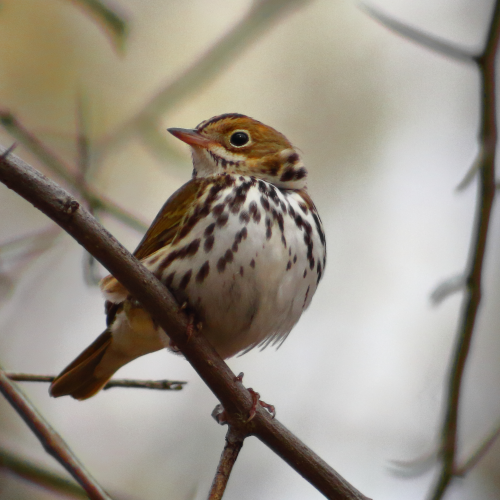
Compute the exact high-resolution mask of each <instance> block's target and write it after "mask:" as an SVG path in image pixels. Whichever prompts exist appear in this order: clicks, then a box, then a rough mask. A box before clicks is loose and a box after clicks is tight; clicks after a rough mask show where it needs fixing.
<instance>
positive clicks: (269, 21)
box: [101, 0, 308, 155]
mask: <svg viewBox="0 0 500 500" xmlns="http://www.w3.org/2000/svg"><path fill="white" fill-rule="evenodd" d="M307 1H308V0H255V1H254V3H253V5H252V7H251V8H250V10H249V12H248V14H247V15H246V16H245V17H244V18H243V19H242V20H241V21H240V22H239V23H238V24H236V26H234V28H233V29H231V30H229V31H228V32H227V33H226V34H225V35H224V36H223V37H222V38H221V39H220V40H219V41H218V42H216V43H215V45H213V46H212V47H211V48H210V49H209V50H208V51H207V52H205V54H203V55H202V56H201V57H200V58H199V59H198V60H196V61H195V62H194V63H193V64H192V65H191V66H190V67H189V68H188V69H187V70H185V71H184V73H182V74H181V75H180V76H179V77H178V78H176V79H175V80H174V81H173V82H172V83H170V84H168V85H166V86H165V87H164V88H163V89H161V90H160V91H159V92H158V93H157V94H156V96H154V97H153V98H152V99H151V100H150V101H149V102H148V103H147V104H146V105H145V106H143V107H142V108H141V110H140V111H139V112H138V113H137V114H136V115H135V116H133V117H132V118H131V119H130V120H128V121H127V122H126V123H124V124H123V125H122V126H121V127H119V128H118V129H117V130H116V131H115V132H114V133H112V134H111V135H109V137H108V138H107V139H106V140H105V141H104V142H103V144H102V147H101V149H102V150H103V152H107V151H108V150H109V148H111V147H116V146H118V145H121V144H122V143H123V141H124V140H126V139H128V138H129V137H130V136H131V135H136V134H138V135H139V136H141V137H144V136H147V135H148V134H153V135H154V136H155V138H156V140H155V141H152V140H149V139H146V140H145V142H146V143H147V144H148V145H149V146H154V145H155V144H156V147H157V149H156V152H157V153H159V155H163V153H162V150H163V148H162V147H161V146H160V145H159V144H158V142H159V140H158V139H159V138H158V137H157V136H158V134H157V129H158V127H159V123H158V122H159V119H160V117H161V116H162V115H164V114H165V113H166V112H168V111H170V110H171V109H172V108H173V107H175V106H177V105H178V104H179V103H180V102H181V101H182V100H184V99H186V98H187V97H189V96H190V95H192V94H194V93H195V92H198V91H199V90H200V89H201V88H202V87H204V86H205V85H207V84H208V83H209V82H210V81H211V80H213V79H214V78H216V77H218V76H220V75H221V73H222V70H223V69H225V68H226V67H227V66H229V64H230V63H231V62H233V61H234V60H236V59H238V58H240V57H241V54H242V52H243V51H244V50H245V49H247V48H248V47H249V46H250V45H251V43H252V42H255V41H257V40H260V38H259V36H258V35H259V34H261V33H262V32H263V31H264V30H266V29H267V28H269V27H270V26H272V25H273V24H275V23H277V22H279V21H281V20H283V18H284V16H285V15H286V14H287V13H288V12H289V11H291V10H292V9H293V8H296V7H299V6H300V5H303V4H305V3H306V2H307ZM163 142H165V144H167V145H168V142H167V140H166V139H164V141H163ZM167 147H168V146H167Z"/></svg>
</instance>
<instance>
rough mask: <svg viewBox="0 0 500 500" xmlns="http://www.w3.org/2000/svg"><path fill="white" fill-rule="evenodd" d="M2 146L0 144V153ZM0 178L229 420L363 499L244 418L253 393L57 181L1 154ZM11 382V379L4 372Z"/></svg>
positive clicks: (297, 446)
mask: <svg viewBox="0 0 500 500" xmlns="http://www.w3.org/2000/svg"><path fill="white" fill-rule="evenodd" d="M3 151H4V148H1V149H0V154H1V153H2V152H3ZM0 181H2V182H3V183H4V184H5V185H6V186H7V187H9V188H11V189H13V190H14V191H16V192H17V193H18V194H19V195H21V196H22V197H23V198H25V199H26V200H28V201H29V202H31V203H32V204H33V205H34V206H35V207H36V208H38V209H39V210H41V211H42V212H43V213H45V215H47V216H48V217H50V218H51V219H53V220H54V221H55V222H57V223H58V224H59V225H60V226H61V227H62V228H63V229H64V230H65V231H67V232H68V233H69V234H70V235H71V236H73V238H75V240H76V241H78V242H79V243H80V244H81V245H82V246H84V247H85V248H86V250H87V251H89V252H90V253H91V254H92V255H93V256H94V257H95V258H96V259H97V260H98V261H99V262H101V264H102V265H103V266H104V267H106V268H107V269H108V271H109V272H110V273H111V274H112V275H113V276H115V278H116V279H117V280H118V281H120V283H122V285H123V286H124V287H125V288H127V289H128V290H129V291H130V292H131V293H132V294H133V296H134V297H135V298H136V299H137V300H139V302H140V303H141V305H142V306H143V307H144V308H145V309H146V311H148V313H149V314H151V316H152V317H153V318H155V320H156V321H157V323H158V325H159V326H161V327H162V328H163V329H164V330H165V331H167V332H168V335H169V337H170V338H171V339H172V341H173V342H174V343H175V345H176V346H178V347H179V349H180V350H181V351H182V353H183V354H184V356H185V357H186V359H187V360H188V361H189V362H190V363H191V365H192V366H193V368H194V369H195V370H196V371H197V372H198V374H199V375H200V377H201V378H202V379H203V380H204V381H205V383H206V384H207V385H208V386H209V388H210V389H211V390H212V392H213V393H214V394H215V395H216V397H217V398H218V399H219V401H220V402H221V403H222V405H223V406H224V409H225V410H226V412H228V414H229V415H231V416H232V419H233V420H236V421H245V422H247V423H246V428H245V432H246V433H247V434H252V435H255V436H256V437H257V438H258V439H260V440H261V441H262V442H263V443H265V444H266V445H267V446H268V447H269V448H271V449H272V450H273V451H274V452H275V453H276V454H278V455H279V456H280V457H281V458H282V459H283V460H285V461H286V462H287V463H288V464H289V465H290V466H291V467H292V468H294V469H295V470H296V471H297V472H298V473H299V474H300V475H302V476H303V477H304V478H305V479H306V480H307V481H309V482H310V483H311V484H312V485H313V486H314V487H315V488H317V489H318V490H319V491H320V492H321V493H323V495H325V496H326V497H327V498H329V499H330V500H366V497H365V496H364V495H362V494H361V493H360V492H359V491H357V490H356V489H355V488H354V487H353V486H352V485H350V484H349V483H348V482H347V481H346V480H345V479H344V478H343V477H342V476H340V475H339V474H338V473H337V472H335V471H334V470H333V469H332V468H331V467H330V466H329V465H328V464H327V463H326V462H324V461H323V460H322V459H321V458H320V457H319V456H318V455H316V454H315V453H314V452H313V451H312V450H310V449H309V448H308V447H307V446H306V445H305V444H304V443H302V442H301V441H300V440H299V439H297V438H296V437H295V436H294V435H293V434H292V433H291V432H290V431H288V430H287V429H286V428H285V427H284V426H283V425H281V424H280V423H279V422H278V421H277V420H275V419H272V418H271V417H270V415H269V414H268V412H267V411H266V410H264V409H263V408H262V407H261V406H260V405H258V407H257V411H256V415H255V418H253V419H252V420H251V421H250V422H248V419H247V415H248V413H249V411H250V410H251V409H252V407H253V401H252V397H251V396H250V394H249V392H248V391H247V390H246V389H245V388H244V386H243V384H242V383H241V381H240V379H239V378H237V377H236V376H235V375H234V373H232V372H231V370H230V369H229V368H228V366H227V365H226V364H225V363H224V361H223V360H222V359H221V358H220V356H219V355H218V354H217V352H216V351H215V350H214V349H213V347H212V346H211V345H210V344H209V343H208V341H207V340H206V339H205V338H204V336H203V335H190V336H189V335H187V330H188V324H189V321H188V318H187V317H186V315H185V314H184V312H183V311H182V310H181V309H180V307H179V306H178V305H177V303H176V302H175V299H174V298H173V297H172V295H171V294H170V292H169V291H168V290H167V288H166V287H165V286H164V285H163V284H162V283H160V281H158V280H157V279H156V278H155V277H154V276H153V274H151V273H150V272H149V271H148V270H147V269H146V268H145V267H144V266H142V265H141V264H140V262H139V261H138V260H137V259H135V258H134V257H133V256H132V255H131V254H130V253H129V252H127V250H126V249H125V248H124V247H123V246H122V245H120V243H118V241H117V240H116V239H115V238H113V237H112V236H111V235H110V234H109V233H108V232H107V231H106V230H105V229H103V228H102V226H100V224H99V223H98V222H97V221H96V220H95V219H94V218H93V217H92V216H91V215H90V214H89V213H88V212H87V211H86V210H85V209H84V208H83V207H81V206H80V204H79V203H78V202H77V201H76V200H75V199H74V198H72V197H71V196H70V195H69V193H67V192H66V191H64V190H63V189H62V188H61V187H59V186H58V185H57V184H55V183H54V182H52V181H51V180H49V179H48V178H47V177H45V176H44V175H42V174H41V173H40V172H38V171H36V170H35V169H34V168H32V167H30V166H29V165H27V164H26V163H25V162H23V161H22V160H21V159H20V158H17V157H15V156H10V157H8V158H6V157H5V154H4V155H3V156H0ZM5 379H6V380H7V381H8V382H9V383H10V384H11V382H10V381H9V380H8V379H7V377H5Z"/></svg>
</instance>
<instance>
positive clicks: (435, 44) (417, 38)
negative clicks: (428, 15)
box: [359, 2, 476, 63]
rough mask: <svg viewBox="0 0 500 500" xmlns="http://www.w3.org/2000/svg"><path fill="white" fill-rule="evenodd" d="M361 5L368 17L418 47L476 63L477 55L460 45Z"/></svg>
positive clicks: (461, 60)
mask: <svg viewBox="0 0 500 500" xmlns="http://www.w3.org/2000/svg"><path fill="white" fill-rule="evenodd" d="M359 5H360V7H361V8H362V9H363V10H364V11H365V12H366V13H367V14H368V15H370V16H371V17H373V18H374V19H375V20H377V21H379V22H380V23H381V24H382V25H383V26H385V27H386V28H388V29H390V30H392V31H394V32H395V33H397V34H398V35H401V36H403V37H404V38H407V39H408V40H412V41H413V42H415V43H417V44H418V45H422V46H423V47H426V48H428V49H430V50H432V51H434V52H437V53H438V54H441V55H443V56H446V57H450V58H451V59H454V60H455V61H460V62H465V63H473V62H474V61H475V58H476V54H475V53H473V52H471V51H469V50H468V49H466V48H465V47H459V46H458V45H454V44H452V43H450V42H449V41H448V40H443V39H442V38H439V37H437V36H435V35H431V34H429V33H425V32H424V31H421V30H418V29H415V28H412V27H411V26H408V25H407V24H404V23H402V22H401V21H398V20H397V19H394V18H393V17H391V16H388V15H387V14H385V13H383V12H382V11H381V10H380V9H378V8H375V7H373V6H371V5H369V4H366V3H364V2H361V3H360V4H359Z"/></svg>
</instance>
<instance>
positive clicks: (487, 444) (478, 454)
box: [455, 422, 500, 476]
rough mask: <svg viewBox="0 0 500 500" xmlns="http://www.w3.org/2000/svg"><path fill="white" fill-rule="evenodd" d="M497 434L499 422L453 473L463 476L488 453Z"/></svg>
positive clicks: (498, 432) (499, 428) (499, 434)
mask: <svg viewBox="0 0 500 500" xmlns="http://www.w3.org/2000/svg"><path fill="white" fill-rule="evenodd" d="M499 436H500V422H499V423H498V424H497V426H496V427H495V428H494V429H493V431H492V432H491V433H490V435H489V436H488V437H487V438H486V439H485V440H484V442H483V443H481V444H480V446H479V447H478V448H477V450H476V451H475V452H474V453H473V454H472V455H471V456H470V457H469V459H468V460H467V461H466V462H465V463H464V464H463V465H462V466H460V467H457V468H456V471H455V474H456V475H457V476H465V475H466V474H467V473H468V472H469V471H471V470H472V469H473V468H474V467H475V466H476V465H477V464H478V463H479V461H480V460H481V459H482V458H483V457H484V456H485V455H486V453H488V451H489V450H490V448H491V447H492V446H493V444H494V442H495V441H496V440H497V438H498V437H499Z"/></svg>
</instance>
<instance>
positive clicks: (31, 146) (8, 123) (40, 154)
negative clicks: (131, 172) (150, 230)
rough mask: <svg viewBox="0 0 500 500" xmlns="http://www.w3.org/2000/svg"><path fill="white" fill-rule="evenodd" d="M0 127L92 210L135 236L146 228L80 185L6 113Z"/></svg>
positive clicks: (1, 116)
mask: <svg viewBox="0 0 500 500" xmlns="http://www.w3.org/2000/svg"><path fill="white" fill-rule="evenodd" d="M0 124H1V125H2V126H3V127H4V128H5V130H7V132H9V134H11V135H12V137H14V138H15V139H16V141H17V142H18V143H19V144H21V145H22V146H24V147H25V148H26V149H27V150H28V151H30V152H31V153H32V154H33V155H34V156H36V157H37V158H38V159H39V160H40V161H41V162H42V163H43V164H44V165H45V166H47V167H48V168H49V169H50V170H51V171H52V172H53V173H54V174H56V175H57V176H58V177H59V178H60V179H62V180H64V182H66V183H67V184H68V186H71V188H72V189H74V190H75V191H76V192H77V193H79V194H80V195H81V196H82V197H83V198H84V199H85V201H86V202H87V203H88V204H89V206H91V207H92V208H93V209H95V210H103V211H105V212H106V213H108V214H109V215H111V216H113V217H114V218H115V219H117V220H119V221H121V222H123V223H125V224H127V225H128V226H130V227H131V228H133V229H136V230H137V231H139V232H141V233H142V232H144V231H145V230H146V229H147V225H146V224H145V223H144V222H142V221H140V220H139V219H137V218H136V217H135V216H133V215H132V214H130V213H129V212H127V211H126V210H125V209H123V208H121V207H119V206H118V205H117V204H116V203H114V202H112V201H111V200H109V199H108V198H107V197H106V196H104V195H102V194H99V193H97V192H96V190H95V189H93V188H92V189H91V188H90V187H88V186H87V184H86V183H82V182H81V176H79V175H78V174H77V172H76V171H75V169H74V168H72V167H71V166H70V165H68V164H67V163H66V162H65V161H64V160H62V159H61V158H60V157H59V156H57V155H56V154H55V153H54V152H53V151H51V150H50V149H49V148H48V147H47V146H46V145H45V144H43V143H42V141H40V140H39V139H38V138H37V137H36V136H35V135H34V134H33V133H31V132H30V131H29V130H27V129H26V128H25V127H24V126H23V125H22V124H21V123H20V122H19V120H17V118H16V117H15V116H14V115H13V114H12V113H10V112H8V111H5V110H0Z"/></svg>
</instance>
